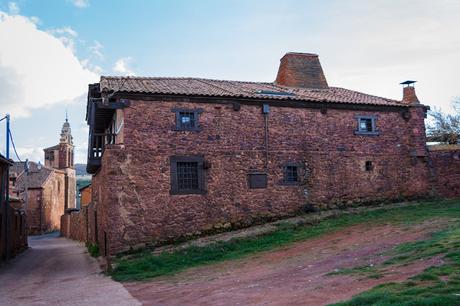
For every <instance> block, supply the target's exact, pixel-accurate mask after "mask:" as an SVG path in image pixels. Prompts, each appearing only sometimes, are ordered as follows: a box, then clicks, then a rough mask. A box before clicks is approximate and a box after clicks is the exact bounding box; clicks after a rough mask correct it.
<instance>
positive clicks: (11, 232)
mask: <svg viewBox="0 0 460 306" xmlns="http://www.w3.org/2000/svg"><path fill="white" fill-rule="evenodd" d="M12 165H13V161H12V160H8V159H6V158H5V157H4V156H3V155H1V154H0V262H2V261H4V260H8V259H10V258H11V257H13V256H14V255H16V254H17V253H19V252H20V251H22V250H24V249H25V248H27V234H26V231H25V214H24V209H23V202H22V201H20V200H19V199H18V198H17V197H15V196H14V194H10V185H9V179H8V178H9V168H10V167H11V166H12Z"/></svg>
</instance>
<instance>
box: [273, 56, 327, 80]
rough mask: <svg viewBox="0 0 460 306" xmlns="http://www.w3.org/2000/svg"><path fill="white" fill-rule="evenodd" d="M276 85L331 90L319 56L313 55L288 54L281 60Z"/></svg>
mask: <svg viewBox="0 0 460 306" xmlns="http://www.w3.org/2000/svg"><path fill="white" fill-rule="evenodd" d="M275 84H277V85H282V86H288V87H300V88H316V89H326V88H329V86H328V85H327V81H326V77H325V76H324V73H323V68H322V67H321V64H320V62H319V58H318V55H316V54H311V53H296V52H289V53H286V55H284V56H283V57H282V58H281V63H280V67H279V69H278V75H277V76H276V81H275Z"/></svg>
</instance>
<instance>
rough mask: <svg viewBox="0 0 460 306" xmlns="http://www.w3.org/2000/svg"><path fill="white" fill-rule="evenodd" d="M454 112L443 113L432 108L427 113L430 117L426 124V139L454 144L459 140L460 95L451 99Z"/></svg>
mask: <svg viewBox="0 0 460 306" xmlns="http://www.w3.org/2000/svg"><path fill="white" fill-rule="evenodd" d="M452 106H453V108H454V110H455V114H452V115H451V114H446V113H443V112H442V111H441V110H440V109H438V108H434V109H433V110H432V111H430V112H429V113H428V114H429V115H430V116H431V119H432V120H430V122H429V124H428V126H427V134H428V141H438V142H446V143H449V144H456V143H457V142H458V141H460V97H459V98H456V99H454V101H452Z"/></svg>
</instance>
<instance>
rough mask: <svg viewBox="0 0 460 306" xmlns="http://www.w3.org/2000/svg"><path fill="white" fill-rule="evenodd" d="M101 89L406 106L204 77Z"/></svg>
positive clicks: (114, 80) (119, 82) (103, 84)
mask: <svg viewBox="0 0 460 306" xmlns="http://www.w3.org/2000/svg"><path fill="white" fill-rule="evenodd" d="M100 88H101V91H102V92H110V91H122V92H129V93H144V94H171V95H188V96H207V97H229V98H257V99H269V100H294V101H305V102H307V101H308V102H331V103H345V104H372V105H390V106H406V105H405V104H403V103H402V102H401V101H397V100H392V99H387V98H382V97H377V96H373V95H368V94H364V93H361V92H358V91H354V90H349V89H345V88H339V87H329V88H327V89H305V88H292V87H285V86H279V85H276V84H274V83H264V82H243V81H224V80H211V79H201V78H154V77H112V76H102V77H101V81H100Z"/></svg>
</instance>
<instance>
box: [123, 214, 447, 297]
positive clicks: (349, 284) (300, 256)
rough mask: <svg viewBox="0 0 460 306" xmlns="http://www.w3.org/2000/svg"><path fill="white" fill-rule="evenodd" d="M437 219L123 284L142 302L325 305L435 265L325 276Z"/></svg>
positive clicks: (378, 253) (417, 235) (419, 234)
mask: <svg viewBox="0 0 460 306" xmlns="http://www.w3.org/2000/svg"><path fill="white" fill-rule="evenodd" d="M441 224H442V222H441V221H440V222H428V223H423V224H418V225H415V226H411V227H407V226H406V227H395V226H393V225H379V226H370V225H359V226H353V227H350V228H347V229H345V230H343V231H339V232H336V233H332V234H328V235H325V236H322V237H319V238H317V239H313V240H308V241H305V242H301V243H297V244H295V245H292V246H289V247H286V248H284V249H281V250H276V251H272V252H266V253H262V254H259V255H256V256H251V257H248V258H244V259H241V260H236V261H228V262H223V263H220V264H215V265H209V266H203V267H200V268H195V269H190V270H187V271H185V272H182V273H179V274H177V275H175V276H170V277H162V278H158V279H154V280H153V281H150V282H135V283H125V284H124V285H125V287H126V288H127V289H128V290H129V292H130V293H131V294H132V295H133V296H134V297H136V298H137V299H138V300H139V301H141V302H142V303H143V304H145V305H325V304H329V303H334V302H338V301H341V300H344V299H348V298H350V297H352V296H353V295H355V294H357V293H359V292H362V291H364V290H367V289H370V288H372V287H374V286H375V285H377V284H380V283H386V282H391V281H403V280H405V279H407V278H408V277H410V276H413V275H415V274H418V273H420V272H421V271H423V270H424V269H425V268H426V267H428V266H431V265H437V264H440V263H441V259H439V258H434V259H430V260H427V261H417V262H416V263H413V264H410V265H407V266H400V267H391V266H390V267H389V268H388V270H387V271H385V273H384V274H383V275H382V276H379V277H381V278H369V277H366V276H362V275H356V274H354V275H329V273H330V272H334V271H337V269H343V268H352V267H357V266H363V265H366V266H372V265H376V264H379V263H382V262H383V261H384V260H385V259H386V258H387V257H385V256H384V255H382V253H384V252H385V251H388V250H390V249H391V248H392V247H394V246H395V245H398V244H400V243H403V242H407V241H414V240H417V239H421V238H423V237H425V236H426V235H427V234H428V233H429V232H432V231H434V230H436V229H437V228H439V226H441Z"/></svg>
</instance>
